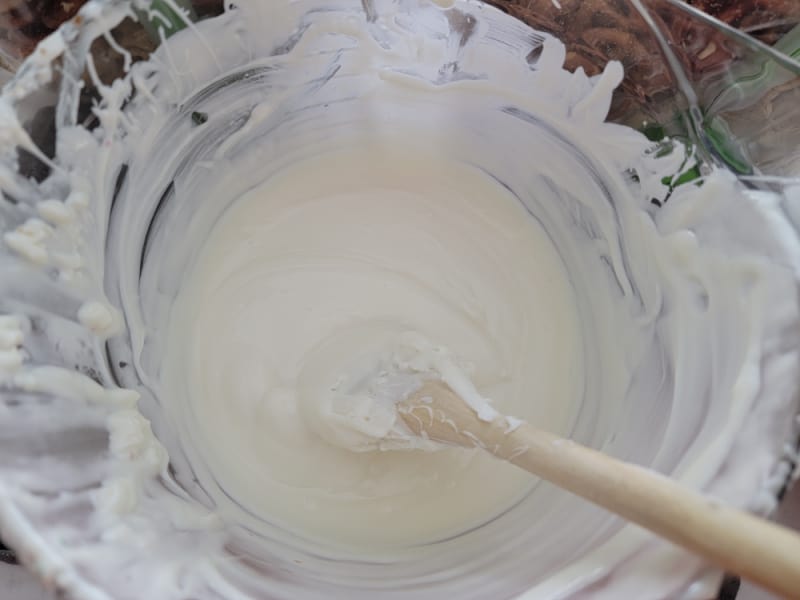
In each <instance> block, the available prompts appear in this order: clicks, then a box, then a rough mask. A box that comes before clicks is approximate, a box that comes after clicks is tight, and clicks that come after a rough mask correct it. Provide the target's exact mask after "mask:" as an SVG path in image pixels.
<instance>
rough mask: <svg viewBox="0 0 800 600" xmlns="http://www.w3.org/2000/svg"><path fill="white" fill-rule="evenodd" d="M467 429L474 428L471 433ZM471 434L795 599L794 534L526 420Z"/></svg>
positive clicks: (799, 559)
mask: <svg viewBox="0 0 800 600" xmlns="http://www.w3.org/2000/svg"><path fill="white" fill-rule="evenodd" d="M473 433H474V432H473ZM478 437H481V438H482V441H483V442H484V443H485V444H486V447H487V449H488V450H489V451H491V452H492V453H493V454H495V455H496V456H497V457H499V458H503V459H506V460H508V461H510V462H512V463H513V464H515V465H517V466H518V467H521V468H523V469H525V470H526V471H529V472H531V473H534V474H536V475H538V476H539V477H542V478H543V479H546V480H548V481H550V482H552V483H554V484H556V485H557V486H559V487H561V488H564V489H566V490H569V491H570V492H572V493H574V494H577V495H578V496H581V497H583V498H586V499H587V500H590V501H591V502H593V503H595V504H598V505H600V506H602V507H604V508H606V509H608V510H609V511H611V512H613V513H616V514H618V515H620V516H622V517H624V518H625V519H627V520H629V521H631V522H633V523H637V524H638V525H641V526H642V527H644V528H645V529H648V530H650V531H652V532H654V533H657V534H658V535H660V536H662V537H664V538H666V539H668V540H671V541H672V542H674V543H675V544H677V545H679V546H682V547H684V548H686V549H688V550H691V551H693V552H695V553H697V554H698V555H700V556H703V557H705V558H707V559H708V560H709V561H711V562H713V563H716V564H717V565H718V566H720V567H723V568H724V569H726V570H728V571H730V572H731V573H735V574H738V575H740V576H742V577H744V578H746V579H749V580H751V581H753V582H755V583H758V584H759V585H761V586H763V587H764V588H767V589H769V590H770V591H772V592H774V593H777V594H781V595H782V596H785V597H786V598H800V535H798V534H797V533H795V532H793V531H791V530H789V529H786V528H783V527H780V526H778V525H776V524H774V523H770V522H769V521H766V520H765V519H761V518H758V517H756V516H754V515H751V514H749V513H746V512H744V511H741V510H737V509H734V508H731V507H728V506H725V505H723V504H721V503H720V502H718V501H716V500H713V499H711V498H708V497H705V496H703V495H701V494H699V493H697V492H694V491H692V490H690V489H688V488H686V487H683V486H682V485H680V484H679V483H676V482H675V481H673V480H672V479H669V478H668V477H665V476H663V475H660V474H658V473H656V472H653V471H651V470H648V469H645V468H642V467H639V466H637V465H632V464H630V463H626V462H623V461H620V460H617V459H615V458H611V457H610V456H608V455H606V454H603V453H601V452H598V451H596V450H592V449H591V448H587V447H585V446H581V445H580V444H577V443H575V442H573V441H571V440H567V439H564V438H560V437H558V436H556V435H553V434H551V433H548V432H545V431H541V430H539V429H536V428H534V427H532V426H530V425H528V424H523V425H521V426H520V427H519V428H518V429H516V430H515V431H513V432H511V433H509V434H505V433H504V432H503V431H502V429H501V428H500V427H498V426H496V425H489V424H487V431H485V432H482V433H481V434H480V435H479V436H478Z"/></svg>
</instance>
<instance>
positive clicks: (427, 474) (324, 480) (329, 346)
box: [162, 136, 583, 550]
mask: <svg viewBox="0 0 800 600" xmlns="http://www.w3.org/2000/svg"><path fill="white" fill-rule="evenodd" d="M412 141H413V140H409V139H408V138H406V137H404V136H397V137H396V138H392V137H386V138H385V139H384V140H382V142H381V143H380V144H370V143H368V142H364V143H361V144H359V145H358V146H357V147H355V148H348V149H343V150H340V151H337V152H333V153H330V154H326V155H320V156H318V157H315V158H313V159H309V160H306V161H300V162H297V163H296V164H293V165H292V166H290V167H288V168H286V169H284V170H283V171H281V172H279V173H277V174H275V175H273V176H272V177H271V178H270V179H268V180H267V181H266V182H265V183H264V184H262V185H260V186H259V187H257V188H255V189H254V190H252V191H250V192H248V193H247V194H246V195H245V196H244V197H242V198H239V199H237V200H236V201H235V202H234V203H233V205H232V206H231V207H230V208H229V209H228V210H227V212H226V213H225V214H224V215H223V216H222V218H221V219H220V221H219V222H218V223H217V224H216V225H215V226H214V228H213V230H212V232H211V236H210V237H209V239H208V240H207V241H206V242H205V243H204V244H203V246H202V248H201V251H200V253H199V255H198V257H197V259H196V261H195V263H194V265H193V266H192V267H191V271H190V273H189V274H188V275H187V276H186V278H185V279H184V281H183V283H182V284H181V288H180V292H179V294H178V297H177V298H176V300H175V304H174V306H173V308H172V313H171V318H170V329H169V333H168V334H167V335H168V338H167V339H168V341H167V345H166V347H167V350H166V355H165V362H164V366H163V372H164V374H165V380H166V386H165V388H164V389H163V392H162V393H164V394H166V395H167V396H168V397H170V398H171V399H172V400H171V403H170V406H171V410H174V411H175V412H176V413H177V414H176V418H180V419H187V418H188V419H192V421H193V422H192V423H191V425H190V427H191V429H192V436H193V440H194V441H195V442H199V445H200V447H201V448H202V450H201V452H202V456H203V459H204V461H205V462H206V463H207V464H208V465H209V468H210V469H211V470H212V471H213V472H214V473H215V476H216V478H217V481H218V482H219V484H220V487H221V488H222V489H224V490H225V493H226V494H228V495H230V496H231V497H233V498H236V499H237V500H239V501H240V502H241V503H242V505H243V507H244V508H245V509H247V510H250V511H252V512H253V513H255V514H259V515H264V517H265V518H267V519H269V520H274V521H275V522H277V523H280V524H281V525H283V526H284V527H286V528H288V529H292V530H299V531H302V532H303V533H305V534H306V535H309V536H311V537H320V536H323V537H326V538H328V539H329V540H330V541H331V542H332V543H341V544H345V543H349V544H360V545H362V546H361V549H362V550H363V548H369V547H373V546H396V545H399V544H418V543H421V542H427V541H432V540H437V539H443V538H445V537H448V536H451V535H454V534H457V533H459V532H462V531H466V530H468V529H470V528H472V527H475V526H477V525H480V524H482V523H484V522H486V521H488V520H490V519H491V518H492V517H494V516H496V515H498V514H501V513H502V512H504V511H506V510H507V509H508V508H509V507H510V506H512V505H513V504H515V503H516V502H517V501H519V499H520V498H521V497H522V496H523V495H524V494H525V492H527V491H528V490H529V489H530V488H531V487H532V485H531V484H532V482H531V478H530V477H529V476H528V475H526V474H525V473H523V472H521V471H519V470H518V469H515V468H514V467H512V466H510V465H506V464H499V463H498V462H497V461H495V460H493V459H492V458H491V457H490V456H488V455H484V454H482V453H479V452H475V451H472V452H467V451H462V450H460V449H449V450H445V451H442V452H438V453H436V454H435V455H430V454H428V455H426V454H425V453H423V452H422V451H417V452H412V453H408V452H397V451H393V450H392V449H391V447H390V448H387V449H386V450H385V451H380V449H378V448H376V449H375V451H372V452H362V453H355V452H353V451H352V450H350V446H351V445H352V444H351V443H350V442H349V441H348V440H342V441H341V442H340V443H339V444H336V441H337V440H335V439H334V440H333V441H334V444H333V445H332V444H331V443H329V442H328V441H326V439H323V437H322V436H320V435H319V433H318V431H319V430H320V429H331V428H332V429H333V430H334V432H336V431H343V432H345V433H346V432H348V429H349V428H348V426H347V423H346V422H345V423H344V424H337V423H334V422H330V420H331V418H332V415H331V412H330V409H326V407H323V406H322V405H321V403H323V402H325V400H326V399H327V397H328V396H330V395H331V392H330V390H331V389H336V388H337V387H338V388H341V389H342V390H346V389H347V388H348V387H351V388H352V387H357V386H358V385H359V380H361V379H363V378H365V377H367V378H368V377H370V376H374V374H373V371H374V370H375V364H376V363H377V361H378V360H379V359H381V358H382V354H384V353H385V351H386V350H385V349H386V348H387V347H389V346H390V345H391V343H392V342H393V340H394V339H399V338H400V336H402V335H403V334H409V333H413V332H417V333H419V334H421V335H423V336H425V337H427V338H428V339H430V340H436V342H437V343H439V344H442V345H444V346H445V347H447V348H450V349H454V350H453V351H454V352H455V353H456V354H457V358H458V359H459V361H460V362H461V363H462V364H465V365H467V366H468V368H469V370H470V372H471V376H472V378H473V380H474V382H475V384H476V386H477V387H478V388H479V389H480V390H481V391H482V393H484V394H485V395H487V396H489V397H491V398H492V399H493V400H494V401H495V405H496V407H497V408H498V409H499V410H501V411H503V412H505V413H509V414H515V415H520V416H523V417H524V418H526V419H528V420H530V421H532V422H535V423H538V424H540V425H541V426H542V427H546V428H548V429H552V430H556V431H560V432H562V433H566V432H567V431H568V429H567V426H568V424H569V422H570V419H571V418H572V417H574V413H575V404H576V402H577V400H578V398H579V394H580V392H581V391H582V389H583V380H582V377H581V373H582V366H581V362H582V347H581V344H580V338H579V335H578V313H577V309H576V307H575V303H574V300H573V298H572V290H571V288H570V286H569V283H568V280H567V276H566V274H565V271H564V265H563V263H562V262H561V260H560V259H559V257H558V255H557V253H556V251H555V249H554V247H553V245H552V244H551V243H550V241H549V240H548V238H547V235H546V234H545V232H544V231H543V230H542V228H541V226H540V225H539V224H538V223H537V222H536V221H535V220H533V219H532V218H531V217H530V215H529V214H528V213H527V212H526V210H525V208H524V206H522V204H521V203H520V202H519V200H517V199H516V198H515V197H514V196H513V195H512V194H511V193H509V191H508V190H506V189H505V188H503V187H502V186H501V185H500V184H499V183H497V182H496V181H494V180H492V179H491V178H489V177H488V176H487V175H486V174H484V173H482V172H480V171H478V170H477V169H475V168H471V167H468V166H465V165H461V164H459V163H456V162H453V161H450V160H448V159H447V157H444V156H436V155H433V154H429V153H427V152H426V151H425V148H424V146H417V145H410V144H409V142H412ZM410 358H412V359H413V353H412V356H411V357H410ZM341 397H343V398H346V395H345V394H343V395H342V396H341ZM348 412H349V411H345V410H342V409H341V408H340V409H338V410H337V411H336V413H337V414H340V415H342V416H343V417H344V419H345V421H346V420H347V419H348V418H351V419H352V418H353V416H352V415H350V416H349V417H348ZM391 416H393V414H392V413H391V412H390V413H388V414H387V417H391ZM375 425H376V426H380V423H375ZM323 436H324V434H323ZM326 437H328V439H330V437H331V436H330V435H328V436H326ZM371 437H373V438H374V439H379V438H380V437H381V436H380V434H378V435H374V436H371ZM407 437H408V436H406V438H407Z"/></svg>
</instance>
